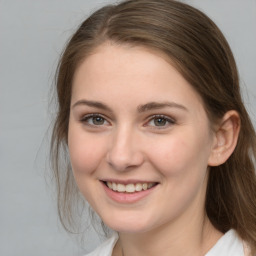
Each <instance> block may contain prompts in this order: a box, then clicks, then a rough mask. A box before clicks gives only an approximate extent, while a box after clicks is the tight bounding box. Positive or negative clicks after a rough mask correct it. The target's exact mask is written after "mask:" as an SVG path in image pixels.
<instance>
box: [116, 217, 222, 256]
mask: <svg viewBox="0 0 256 256" xmlns="http://www.w3.org/2000/svg"><path fill="white" fill-rule="evenodd" d="M201 220H202V219H201ZM183 224H184V222H183ZM222 235H223V234H222V233H220V232H219V231H218V230H216V229H215V228H214V227H213V226H212V224H211V223H210V221H209V219H208V218H207V217H206V216H205V217H204V218H203V221H201V222H200V223H199V221H198V220H195V219H194V220H191V219H190V221H188V222H187V223H185V225H183V228H181V227H180V226H179V227H178V226H177V225H176V227H174V226H172V227H167V226H166V225H165V226H164V227H158V228H157V229H154V230H151V231H149V232H145V233H139V234H138V233H136V234H133V233H119V240H118V242H117V244H116V247H115V249H114V253H113V255H118V256H120V255H122V256H127V255H133V256H141V255H147V256H155V255H162V256H165V255H166V256H167V255H168V256H169V255H176V256H181V255H182V256H185V255H189V256H199V255H200V256H201V255H205V254H206V253H207V251H209V250H210V248H211V247H213V245H214V244H215V243H216V242H217V241H218V239H219V238H220V237H221V236H222Z"/></svg>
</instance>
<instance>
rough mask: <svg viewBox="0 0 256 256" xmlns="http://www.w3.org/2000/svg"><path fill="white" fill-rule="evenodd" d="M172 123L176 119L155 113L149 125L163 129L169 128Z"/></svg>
mask: <svg viewBox="0 0 256 256" xmlns="http://www.w3.org/2000/svg"><path fill="white" fill-rule="evenodd" d="M172 124H175V121H174V120H173V119H171V118H169V117H166V116H163V115H155V116H153V118H151V119H150V120H149V122H148V124H147V125H149V126H153V127H156V128H160V129H161V128H167V127H169V126H170V125H172Z"/></svg>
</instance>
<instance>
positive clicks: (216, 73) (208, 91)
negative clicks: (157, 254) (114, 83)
mask: <svg viewBox="0 0 256 256" xmlns="http://www.w3.org/2000/svg"><path fill="white" fill-rule="evenodd" d="M107 40H108V41H112V42H114V43H116V44H131V45H140V46H145V47H149V48H152V49H155V50H157V51H160V52H162V53H164V54H165V55H166V56H167V57H168V58H169V59H170V60H171V62H172V63H174V65H175V67H176V68H177V70H178V71H179V72H180V73H181V74H182V75H183V77H184V78H185V79H186V80H187V81H188V82H189V83H190V84H191V86H193V88H194V89H195V90H196V91H197V92H198V93H199V95H201V97H202V99H203V102H204V105H205V109H206V111H207V113H208V117H209V119H210V120H211V122H212V123H214V122H216V120H218V119H220V118H221V117H223V115H224V113H226V112H227V111H228V110H236V111H237V112H238V113H239V115H240V119H241V130H240V134H239V138H238V143H237V146H236V148H235V150H234V152H233V154H232V155H231V156H230V158H229V159H228V160H227V161H226V162H225V163H224V164H222V165H221V166H217V167H210V172H209V180H208V187H207V195H206V205H205V208H206V212H207V215H208V217H209V219H210V220H211V222H212V224H213V225H214V226H215V227H216V228H217V229H218V230H220V231H222V232H226V231H228V230H229V229H231V228H233V229H235V230H236V231H237V232H238V234H239V235H240V236H241V238H242V239H244V240H245V241H247V242H248V244H249V245H250V247H251V249H252V253H253V254H254V253H255V252H256V175H255V166H254V161H255V158H256V135H255V130H254V128H253V125H252V123H251V121H250V118H249V116H248V113H247V111H246V109H245V107H244V105H243V102H242V99H241V94H240V88H239V77H238V72H237V68H236V64H235V60H234V57H233V54H232V52H231V50H230V47H229V45H228V43H227V41H226V39H225V38H224V36H223V34H222V33H221V32H220V30H219V29H218V28H217V26H216V25H215V24H214V23H213V22H212V21H211V20H210V19H209V18H208V17H207V16H206V15H205V14H203V13H202V12H200V11H199V10H197V9H195V8H193V7H191V6H189V5H187V4H184V3H181V2H178V1H174V0H130V1H124V2H121V3H120V4H118V5H109V6H106V7H103V8H101V9H100V10H98V11H96V12H95V13H93V14H92V15H91V16H90V17H89V18H88V19H86V20H85V21H84V22H83V23H82V24H81V26H80V27H79V28H78V30H77V31H76V33H75V34H74V35H73V36H72V38H71V39H70V41H69V42H68V44H67V46H66V49H65V51H64V52H63V55H62V57H61V59H60V62H59V66H58V70H57V73H56V74H57V75H56V90H57V100H58V101H57V104H58V112H57V117H56V121H55V125H54V129H53V134H52V141H51V156H52V164H53V170H54V174H55V178H56V181H57V188H58V202H59V203H58V206H59V207H58V209H59V215H60V219H61V221H62V224H63V225H64V227H66V228H68V224H70V225H71V224H72V218H71V216H72V211H73V210H74V205H72V204H73V203H74V202H77V201H75V200H74V198H77V195H78V190H77V188H76V185H75V182H74V178H73V175H72V171H71V168H70V164H69V159H68V155H67V134H68V122H69V111H70V110H69V108H70V100H71V87H72V80H73V76H74V73H75V70H76V69H77V67H78V65H79V64H80V63H81V61H82V60H83V59H84V58H86V56H87V55H88V54H90V53H91V52H92V51H93V50H94V49H95V48H96V47H97V46H99V45H100V44H102V43H103V42H105V41H107ZM63 153H64V154H63Z"/></svg>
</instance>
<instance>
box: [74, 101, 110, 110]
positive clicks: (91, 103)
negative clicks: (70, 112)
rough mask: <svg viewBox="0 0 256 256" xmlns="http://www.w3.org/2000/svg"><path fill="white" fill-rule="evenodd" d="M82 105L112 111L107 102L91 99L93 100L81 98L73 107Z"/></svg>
mask: <svg viewBox="0 0 256 256" xmlns="http://www.w3.org/2000/svg"><path fill="white" fill-rule="evenodd" d="M80 105H86V106H89V107H94V108H99V109H102V110H106V111H109V112H112V110H111V109H110V108H109V107H108V106H107V105H105V104H103V103H101V102H98V101H91V100H79V101H77V102H76V103H75V104H73V106H72V108H74V107H76V106H80Z"/></svg>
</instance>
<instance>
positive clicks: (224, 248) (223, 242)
mask: <svg viewBox="0 0 256 256" xmlns="http://www.w3.org/2000/svg"><path fill="white" fill-rule="evenodd" d="M117 240H118V234H114V235H113V236H112V237H111V238H109V239H107V240H106V241H105V242H104V243H102V244H101V245H100V246H99V247H98V248H97V249H96V250H94V251H93V252H91V253H89V254H86V255H85V256H111V255H112V251H113V248H114V246H115V244H116V241H117ZM244 255H245V254H244V248H243V241H242V240H241V239H240V238H239V237H238V235H237V234H236V232H235V231H234V230H229V231H228V232H227V233H225V234H224V235H223V236H222V237H221V238H220V239H219V240H218V241H217V243H216V244H215V245H214V246H213V247H212V248H211V249H210V251H209V252H208V253H206V254H205V256H244Z"/></svg>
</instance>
